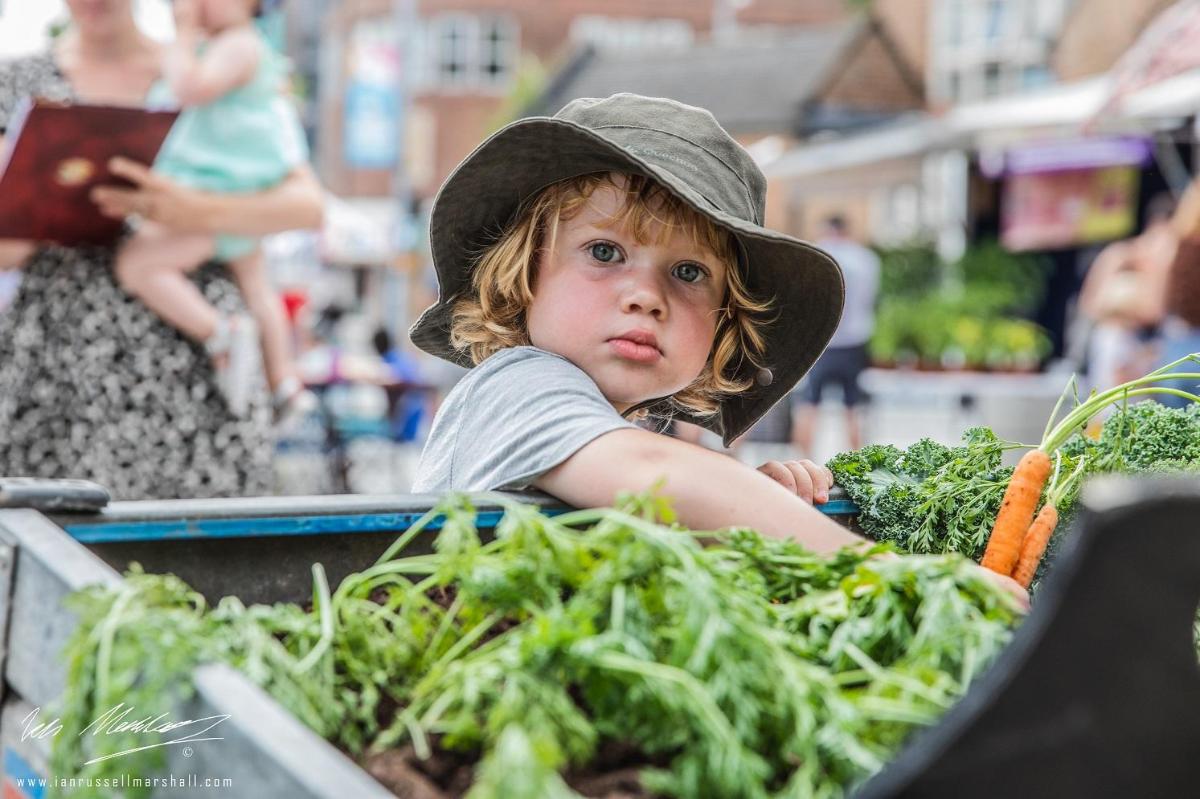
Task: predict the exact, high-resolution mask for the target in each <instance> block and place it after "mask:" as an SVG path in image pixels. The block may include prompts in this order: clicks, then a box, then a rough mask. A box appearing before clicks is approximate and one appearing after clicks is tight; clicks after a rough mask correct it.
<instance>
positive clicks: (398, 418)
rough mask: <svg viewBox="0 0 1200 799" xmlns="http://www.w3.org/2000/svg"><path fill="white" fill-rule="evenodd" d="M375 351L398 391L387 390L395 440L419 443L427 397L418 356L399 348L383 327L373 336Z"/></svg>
mask: <svg viewBox="0 0 1200 799" xmlns="http://www.w3.org/2000/svg"><path fill="white" fill-rule="evenodd" d="M371 341H372V343H373V344H374V346H375V352H377V353H379V358H380V359H381V360H382V361H383V363H384V366H386V367H387V376H388V378H390V380H391V382H393V383H395V384H399V386H398V388H395V389H388V396H389V399H393V398H394V399H393V401H392V402H391V403H390V404H391V406H392V407H391V419H390V422H391V427H392V438H394V439H395V440H396V441H416V440H417V435H418V433H419V432H420V429H421V422H422V421H423V420H424V418H425V407H426V405H428V404H429V403H428V397H427V396H426V392H425V390H424V387H423V384H422V376H421V367H420V364H419V363H418V362H417V358H416V356H415V355H414V354H413V353H411V352H406V351H405V350H404V348H402V347H398V346H396V344H395V343H394V342H393V340H392V336H391V334H390V333H388V331H387V328H384V327H380V328H377V329H376V330H375V334H374V335H373V336H372V337H371Z"/></svg>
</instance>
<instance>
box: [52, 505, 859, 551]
mask: <svg viewBox="0 0 1200 799" xmlns="http://www.w3.org/2000/svg"><path fill="white" fill-rule="evenodd" d="M816 507H817V510H819V511H821V512H822V513H824V514H827V515H830V516H848V515H853V514H855V513H857V512H858V507H857V506H856V505H855V504H854V503H853V502H850V501H848V500H834V501H832V502H826V503H825V504H824V505H817V506H816ZM543 512H545V513H548V514H550V515H557V514H558V513H563V512H565V510H545V511H543ZM424 515H425V513H424V512H407V513H355V514H337V515H325V516H263V517H256V516H247V517H244V518H240V519H229V518H226V519H167V520H163V519H153V520H145V521H118V522H108V523H100V524H68V525H65V526H64V527H63V529H65V530H66V531H67V533H68V534H69V535H70V536H71V537H72V538H74V539H75V540H76V541H78V542H79V543H81V544H108V543H118V542H125V541H160V540H169V539H198V538H251V537H256V536H280V535H326V534H330V533H376V532H385V531H393V532H397V533H399V532H401V531H403V530H406V529H408V528H409V527H410V526H412V525H413V524H414V523H416V522H417V520H419V519H420V518H421V517H422V516H424ZM503 515H504V512H503V511H498V510H493V511H480V512H479V513H478V515H477V517H476V524H478V525H479V526H480V527H481V528H485V529H486V528H491V527H495V526H496V523H497V522H499V521H500V518H501V516H503ZM442 522H443V517H438V518H436V519H434V520H433V521H431V522H430V523H429V525H428V527H427V529H429V530H440V529H441V527H442Z"/></svg>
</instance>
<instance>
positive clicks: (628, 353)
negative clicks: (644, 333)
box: [608, 338, 662, 363]
mask: <svg viewBox="0 0 1200 799" xmlns="http://www.w3.org/2000/svg"><path fill="white" fill-rule="evenodd" d="M608 346H609V347H610V348H611V349H612V351H613V352H615V353H616V354H617V356H618V357H620V358H625V359H626V360H630V361H635V362H637V363H656V362H657V361H658V360H659V359H660V358H662V353H661V352H660V351H659V349H658V347H655V346H654V345H652V344H641V343H639V342H636V341H632V340H631V339H627V338H610V339H609V340H608Z"/></svg>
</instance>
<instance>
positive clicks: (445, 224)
mask: <svg viewBox="0 0 1200 799" xmlns="http://www.w3.org/2000/svg"><path fill="white" fill-rule="evenodd" d="M594 172H628V173H634V174H643V175H646V176H648V177H651V178H653V179H654V180H656V181H658V182H659V183H661V184H662V185H663V186H664V187H665V188H666V189H667V190H668V191H670V192H671V193H672V194H675V195H676V196H678V197H679V198H680V199H681V200H683V201H685V202H686V203H688V205H690V206H691V207H693V208H695V210H696V211H697V212H699V213H701V214H703V215H704V216H706V217H708V218H709V219H711V220H712V221H713V222H715V223H716V224H718V225H721V226H722V227H724V228H727V229H728V230H730V231H731V232H732V233H733V234H734V235H735V237H736V238H737V240H738V242H739V243H740V245H741V247H742V250H743V252H744V255H745V258H746V264H747V266H746V268H745V281H746V285H747V288H748V289H749V291H750V292H751V294H752V295H753V296H754V297H755V298H756V299H767V300H770V302H771V308H772V312H771V315H770V316H771V318H770V320H769V321H768V323H767V324H765V326H764V338H765V341H766V350H765V353H764V357H763V361H764V365H765V366H766V367H767V368H768V369H769V370H770V371H771V376H772V379H771V381H770V383H769V384H768V385H765V386H764V385H761V384H759V383H757V382H756V383H755V384H754V385H752V386H751V388H750V389H749V390H747V391H745V392H744V393H741V394H738V395H736V396H734V397H729V398H727V399H725V400H724V401H723V402H722V406H721V412H720V413H719V414H718V415H716V416H714V417H709V418H697V417H693V416H691V415H690V414H687V413H683V412H680V411H676V412H675V418H677V419H681V420H683V421H687V422H691V423H693V424H698V425H701V426H703V427H705V428H708V429H709V430H712V431H713V432H715V433H717V434H718V435H720V436H721V438H722V440H723V441H724V443H725V445H726V446H729V444H730V443H731V442H732V441H733V440H734V439H736V438H737V437H738V436H740V435H742V434H743V433H745V432H746V431H747V430H749V429H750V427H751V426H753V424H754V423H755V422H756V421H758V420H759V419H760V418H761V417H762V416H763V414H765V413H766V412H767V411H768V410H770V409H771V407H772V406H773V405H775V403H776V402H778V401H779V400H781V399H782V398H784V397H785V396H787V394H788V392H790V391H791V390H792V388H793V387H794V386H795V385H796V383H797V382H798V381H799V380H800V378H801V377H803V376H804V374H805V373H806V372H808V370H809V369H810V368H811V367H812V365H813V363H815V362H816V360H817V358H818V357H819V356H820V355H821V353H822V352H823V351H824V349H825V347H826V346H827V345H828V343H829V340H830V338H832V337H833V333H834V331H835V330H836V329H837V325H838V320H839V319H840V318H841V314H842V304H843V302H844V297H845V287H844V284H843V281H842V273H841V270H840V269H839V268H838V265H837V263H836V262H835V261H834V260H833V258H831V257H830V256H829V255H828V254H827V253H825V252H824V251H823V250H820V249H818V248H817V247H814V246H813V245H812V244H809V243H808V242H805V241H802V240H800V239H796V238H793V237H791V236H787V235H785V234H783V233H779V232H776V231H773V230H768V229H767V228H764V227H762V226H760V225H756V224H754V223H753V222H749V221H746V220H744V219H739V218H737V217H734V216H731V215H729V214H727V213H724V212H722V211H721V210H720V209H718V208H716V207H715V205H714V204H713V203H711V202H710V201H709V200H707V199H706V198H704V197H702V196H700V195H699V194H698V193H696V192H695V191H693V190H692V189H691V188H690V187H689V186H688V185H687V184H686V183H684V182H683V181H682V180H680V179H679V178H677V177H676V176H675V175H673V174H671V173H670V172H668V171H666V170H663V169H660V168H659V167H657V166H655V165H653V164H649V163H647V162H645V161H643V160H641V159H640V158H638V157H636V156H635V155H633V154H631V153H629V152H628V151H626V150H625V149H623V148H622V147H620V146H619V145H617V144H615V143H613V142H611V141H609V140H607V139H605V138H604V137H603V136H601V135H599V134H597V133H595V132H594V131H592V130H590V129H588V128H585V127H583V126H581V125H577V124H575V123H573V122H568V121H566V120H561V119H551V118H544V117H541V118H532V119H524V120H520V121H518V122H514V123H512V124H510V125H508V126H507V127H505V128H503V129H502V130H500V131H498V132H497V133H495V134H494V135H492V136H491V137H490V138H489V139H487V140H486V141H485V142H484V143H483V144H481V145H480V146H479V147H478V148H476V149H475V151H474V152H473V153H471V155H470V156H468V157H467V158H466V160H464V161H463V162H462V163H461V164H460V165H459V166H458V168H457V169H456V170H455V171H454V172H453V173H452V174H451V175H450V177H449V178H447V180H446V182H445V184H444V185H443V186H442V189H441V191H439V192H438V195H437V198H436V199H435V201H434V207H433V215H432V218H431V220H430V231H429V237H430V247H431V249H432V253H433V262H434V268H435V269H436V270H437V276H438V283H439V291H438V301H437V302H436V303H435V304H434V305H432V306H430V307H429V308H427V309H426V310H425V312H424V313H422V314H421V317H420V318H419V319H418V320H417V322H416V323H415V324H414V325H413V326H412V329H411V330H410V331H409V335H410V337H411V338H412V341H413V344H415V345H416V346H417V347H419V348H421V349H422V350H424V351H425V352H428V353H430V354H431V355H436V356H438V357H440V358H444V359H446V360H449V361H452V362H454V363H457V364H459V365H461V366H466V367H468V368H469V367H471V366H472V365H473V364H472V363H471V361H470V358H469V355H468V354H467V353H465V352H462V351H460V350H456V349H454V347H452V346H451V344H450V324H451V309H452V306H453V303H454V301H455V300H456V299H457V298H458V297H459V296H460V295H461V294H463V293H464V292H465V291H466V290H467V289H468V288H469V287H470V276H471V269H472V268H473V265H474V263H475V261H476V260H477V259H478V257H479V252H480V250H481V249H482V248H483V247H485V246H486V245H487V244H488V243H489V241H490V240H492V239H493V238H494V237H495V236H496V235H498V234H499V233H500V231H502V230H503V229H504V228H505V227H506V226H507V225H508V224H510V223H511V222H512V221H513V218H514V216H515V215H516V213H517V210H518V209H519V207H520V205H521V203H522V202H523V201H524V200H526V199H527V198H529V197H531V196H533V195H535V194H536V193H537V192H539V191H540V190H541V189H543V188H545V187H546V186H549V185H551V184H553V183H557V182H558V181H560V180H566V179H568V178H572V177H577V176H579V175H586V174H590V173H594ZM489 237H490V238H489Z"/></svg>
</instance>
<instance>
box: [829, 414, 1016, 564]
mask: <svg viewBox="0 0 1200 799" xmlns="http://www.w3.org/2000/svg"><path fill="white" fill-rule="evenodd" d="M1014 446H1015V445H1013V444H1009V443H1007V442H1005V441H1002V440H1000V439H998V438H997V437H996V435H995V433H993V432H992V431H991V430H989V429H987V428H986V427H976V428H971V429H970V430H967V431H966V432H965V433H964V434H963V442H962V444H961V445H960V446H957V447H947V446H944V445H942V444H939V443H937V442H936V441H933V440H931V439H928V438H925V439H921V440H920V441H918V442H916V443H915V444H913V445H912V446H910V447H909V448H908V449H906V450H900V449H898V448H896V447H893V446H880V445H869V446H866V447H864V448H862V449H860V450H857V451H854V452H846V453H842V454H840V455H837V456H836V457H834V458H833V459H832V460H830V461H829V463H828V464H827V465H828V466H829V468H830V470H831V471H832V472H833V478H834V482H835V483H837V484H838V485H840V486H842V487H843V488H844V489H845V490H846V493H847V494H848V495H849V496H850V498H851V499H852V500H853V501H854V502H855V503H856V504H857V505H858V508H859V517H858V523H859V525H860V526H861V527H862V529H863V531H864V532H865V533H867V535H869V536H871V537H872V538H874V539H875V540H877V541H886V542H889V543H892V544H894V545H895V546H896V548H897V549H899V550H901V551H902V552H913V553H919V554H929V553H944V552H958V553H961V554H963V555H966V556H967V557H970V558H973V559H976V560H977V559H978V558H979V557H980V556H981V555H982V554H983V548H984V546H985V545H986V543H987V536H988V534H989V532H990V531H991V526H992V522H993V520H994V519H995V517H996V512H997V511H998V510H999V508H1000V501H1001V500H1002V499H1003V496H1004V489H1005V488H1006V487H1007V485H1008V479H1009V477H1010V476H1011V474H1012V469H1011V468H1007V467H1002V466H1001V465H1000V458H1001V455H1002V453H1003V452H1004V450H1005V449H1009V448H1012V447H1014Z"/></svg>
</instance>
